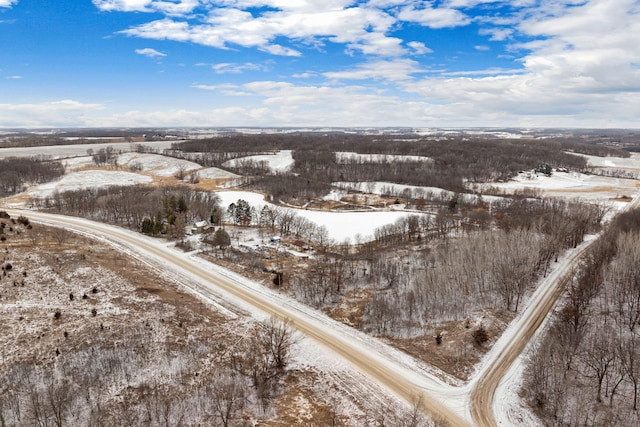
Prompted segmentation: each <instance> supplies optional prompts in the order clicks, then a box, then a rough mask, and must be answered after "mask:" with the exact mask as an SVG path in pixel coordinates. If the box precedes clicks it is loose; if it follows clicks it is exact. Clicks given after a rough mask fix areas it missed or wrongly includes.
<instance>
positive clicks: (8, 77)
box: [7, 76, 22, 80]
mask: <svg viewBox="0 0 640 427" xmlns="http://www.w3.org/2000/svg"><path fill="white" fill-rule="evenodd" d="M7 79H9V80H20V79H22V76H7Z"/></svg>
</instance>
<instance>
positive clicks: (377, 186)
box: [325, 181, 504, 203]
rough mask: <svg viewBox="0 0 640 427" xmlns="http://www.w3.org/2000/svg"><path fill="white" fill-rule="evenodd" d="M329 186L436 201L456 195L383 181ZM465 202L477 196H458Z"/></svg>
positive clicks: (332, 196) (491, 198) (490, 198)
mask: <svg viewBox="0 0 640 427" xmlns="http://www.w3.org/2000/svg"><path fill="white" fill-rule="evenodd" d="M331 185H333V186H335V187H337V188H339V189H341V190H353V191H359V192H361V193H369V194H377V195H394V196H400V197H402V196H404V194H406V193H408V194H407V195H408V196H409V197H413V198H420V197H424V198H425V199H427V200H429V199H438V200H449V199H451V198H452V197H454V196H455V194H456V193H454V192H453V191H449V190H444V189H442V188H438V187H421V186H416V185H404V184H395V183H393V182H384V181H372V182H345V181H337V182H332V183H331ZM337 194H340V195H344V192H342V193H336V192H333V193H331V194H330V195H327V196H325V199H326V200H335V199H336V198H337V197H336V195H337ZM460 196H461V197H462V198H463V199H464V201H465V202H467V203H475V202H477V201H478V196H477V195H474V194H461V195H460ZM482 199H483V200H484V201H487V202H493V201H498V200H503V199H504V198H503V197H499V196H482Z"/></svg>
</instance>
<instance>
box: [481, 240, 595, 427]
mask: <svg viewBox="0 0 640 427" xmlns="http://www.w3.org/2000/svg"><path fill="white" fill-rule="evenodd" d="M595 241H596V240H593V241H591V242H589V243H588V244H584V245H583V246H582V247H581V248H580V250H579V251H577V252H575V253H574V254H573V255H572V256H571V257H570V258H569V259H568V260H566V261H565V263H564V264H563V265H562V268H559V269H557V270H555V271H554V272H553V273H552V274H550V275H549V276H548V277H547V278H546V279H545V283H544V284H542V285H541V286H540V287H539V288H538V292H539V293H538V292H536V293H535V294H534V296H533V297H532V301H534V303H533V304H530V305H529V306H527V308H526V309H525V312H524V313H523V315H522V316H521V317H520V318H519V319H518V321H517V324H516V325H515V329H516V333H515V334H514V335H513V336H511V337H510V338H509V341H510V343H509V344H507V345H505V346H504V349H503V350H502V352H500V353H498V354H497V355H496V357H495V358H494V359H493V360H492V361H491V362H490V363H488V364H487V365H486V366H485V368H484V369H483V370H482V371H481V372H479V373H478V375H477V377H476V378H475V379H474V382H475V384H474V386H473V388H472V390H471V396H470V398H471V404H470V406H471V407H470V410H471V417H472V419H473V421H474V425H478V426H497V425H498V423H497V421H496V419H495V417H494V411H493V401H494V395H495V392H496V389H497V388H498V385H499V384H500V381H501V380H502V378H503V377H504V376H505V374H506V373H507V371H508V370H509V368H510V367H511V365H512V364H513V362H514V361H515V360H516V359H517V358H518V357H519V356H520V354H521V353H522V351H523V350H524V348H525V347H526V346H527V344H528V343H529V341H531V338H532V337H533V335H534V334H535V332H536V331H537V330H538V328H539V327H540V325H541V324H542V322H543V321H544V320H545V319H546V317H547V315H548V314H549V312H550V311H551V310H552V309H553V307H554V306H555V305H556V303H557V301H558V299H559V298H560V296H561V295H562V293H563V291H564V289H565V285H566V283H567V280H568V275H569V274H570V272H571V270H572V268H573V267H574V266H575V265H576V263H577V262H578V260H579V259H580V257H581V256H582V255H583V254H584V253H585V252H586V250H587V249H588V248H589V247H590V246H591V245H592V244H593V243H594V242H595ZM536 294H537V295H536ZM496 345H498V343H496Z"/></svg>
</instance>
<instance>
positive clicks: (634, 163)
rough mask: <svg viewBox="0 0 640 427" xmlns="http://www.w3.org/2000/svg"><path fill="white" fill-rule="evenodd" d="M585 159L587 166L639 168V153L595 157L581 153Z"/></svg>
mask: <svg viewBox="0 0 640 427" xmlns="http://www.w3.org/2000/svg"><path fill="white" fill-rule="evenodd" d="M581 156H582V157H584V158H586V159H587V162H588V166H591V167H597V168H612V169H625V170H640V153H631V157H628V158H624V157H597V156H587V155H586V154H581Z"/></svg>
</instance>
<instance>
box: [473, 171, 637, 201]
mask: <svg viewBox="0 0 640 427" xmlns="http://www.w3.org/2000/svg"><path fill="white" fill-rule="evenodd" d="M638 184H640V181H637V180H634V179H625V178H612V177H606V176H599V175H587V174H583V173H579V172H558V171H554V172H553V173H552V175H551V176H546V175H544V174H538V173H535V172H533V171H525V172H522V173H520V174H518V175H517V176H516V177H515V178H513V179H512V180H510V181H509V182H499V183H491V184H484V185H473V186H472V187H473V188H474V189H477V190H480V191H482V189H483V188H486V187H493V188H497V189H499V190H502V191H504V192H505V193H507V194H513V193H515V192H517V191H523V190H525V189H533V190H539V191H542V193H543V194H545V195H547V196H554V195H555V196H563V197H568V198H579V199H585V200H607V199H613V198H618V197H621V196H633V195H634V194H635V193H636V192H637V191H638V187H639V186H638Z"/></svg>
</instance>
